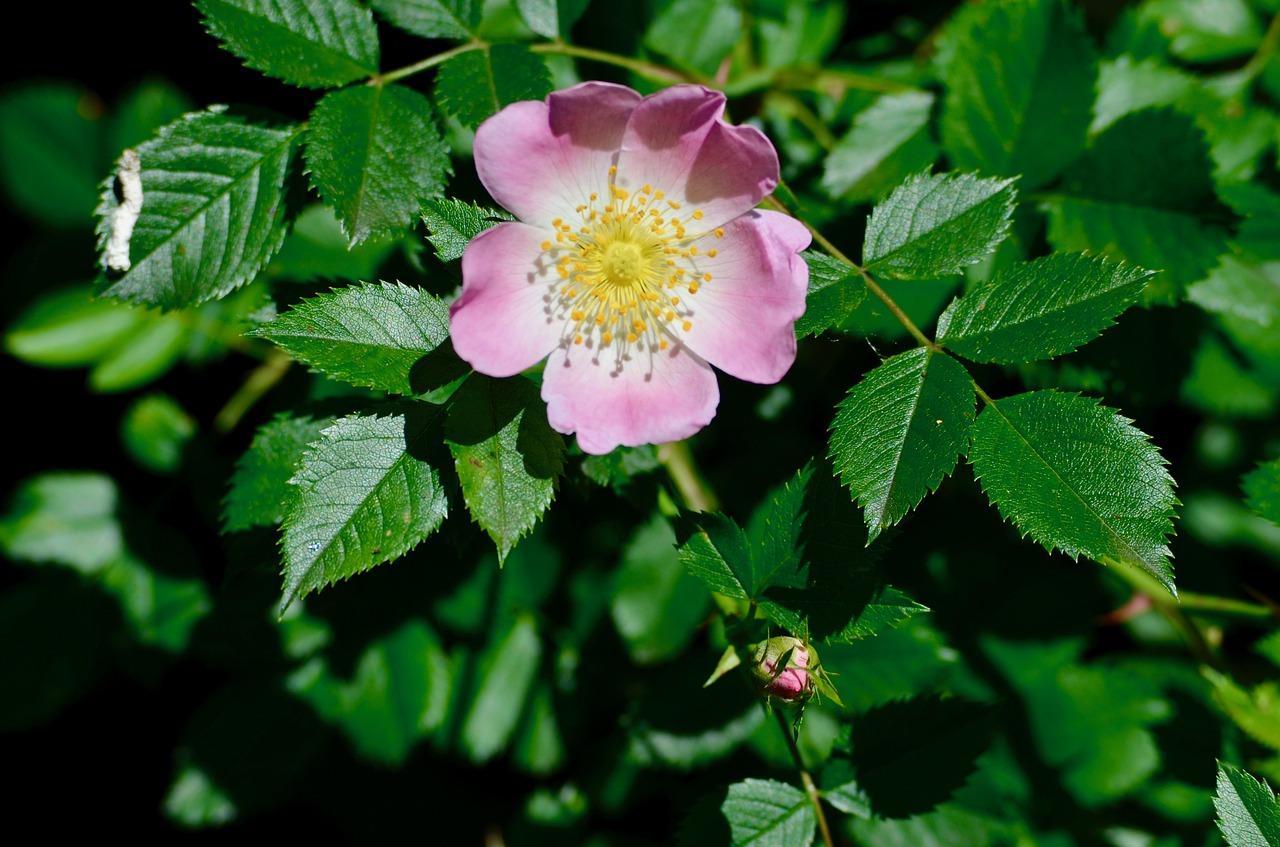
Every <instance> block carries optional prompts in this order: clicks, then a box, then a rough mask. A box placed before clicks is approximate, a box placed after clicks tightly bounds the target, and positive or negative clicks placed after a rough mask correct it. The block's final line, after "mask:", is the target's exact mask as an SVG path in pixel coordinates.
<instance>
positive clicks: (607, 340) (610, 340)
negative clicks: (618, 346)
mask: <svg viewBox="0 0 1280 847" xmlns="http://www.w3.org/2000/svg"><path fill="white" fill-rule="evenodd" d="M600 341H601V342H603V343H605V344H612V343H613V333H612V332H606V333H605V334H604V335H602V336H600Z"/></svg>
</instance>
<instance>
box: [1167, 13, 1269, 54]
mask: <svg viewBox="0 0 1280 847" xmlns="http://www.w3.org/2000/svg"><path fill="white" fill-rule="evenodd" d="M1143 12H1144V13H1145V14H1148V15H1151V16H1152V17H1154V18H1155V19H1157V20H1158V21H1159V22H1160V31H1161V32H1162V33H1163V34H1165V35H1166V36H1167V37H1168V38H1169V50H1170V52H1172V53H1173V55H1175V56H1177V57H1178V58H1179V59H1186V60H1187V61H1189V62H1216V61H1220V60H1222V59H1230V58H1231V57H1233V56H1243V55H1245V54H1248V53H1250V52H1252V51H1253V50H1254V48H1256V47H1257V46H1258V42H1260V41H1261V40H1262V27H1261V26H1260V25H1259V23H1258V19H1257V18H1256V17H1255V16H1254V13H1253V10H1251V9H1250V8H1249V4H1248V3H1246V2H1245V0H1151V2H1149V3H1147V4H1146V5H1145V7H1144V8H1143Z"/></svg>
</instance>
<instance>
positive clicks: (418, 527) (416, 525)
mask: <svg viewBox="0 0 1280 847" xmlns="http://www.w3.org/2000/svg"><path fill="white" fill-rule="evenodd" d="M399 409H400V410H401V411H400V412H399V413H396V414H386V415H381V416H377V417H372V416H371V417H360V416H357V415H353V416H350V417H346V418H343V419H341V420H339V421H338V422H337V423H335V424H334V425H333V426H331V427H329V428H328V429H326V430H324V432H322V433H321V440H320V441H318V442H316V443H315V444H313V445H312V446H311V448H310V449H308V450H307V452H306V454H305V455H304V456H303V457H302V464H301V467H299V469H298V472H297V474H295V475H294V477H293V479H292V480H290V482H291V483H292V484H293V485H295V486H297V488H296V490H295V491H294V493H293V494H292V496H291V497H290V499H289V503H288V506H287V508H286V515H285V519H284V526H283V532H284V536H283V541H282V542H281V548H282V551H283V554H284V596H283V598H282V600H281V609H282V610H283V609H285V608H288V606H289V604H290V603H292V602H293V601H294V600H295V599H298V598H300V597H304V596H306V595H307V594H309V593H311V592H312V591H318V590H320V589H322V588H324V587H325V586H327V585H332V584H334V583H335V582H337V581H338V580H340V579H346V578H347V577H350V576H352V575H353V574H357V573H360V572H362V571H366V570H368V569H369V568H371V567H373V566H374V565H378V564H381V563H382V562H386V561H389V560H391V559H395V558H397V557H399V556H402V555H404V554H405V553H406V552H408V551H409V550H410V549H411V548H412V547H413V546H414V545H416V544H417V543H418V542H420V541H421V540H422V539H424V538H426V537H427V536H428V535H429V534H430V533H432V532H433V531H435V529H436V528H437V527H439V526H440V523H441V522H442V521H443V520H444V518H445V515H446V514H447V512H448V500H447V498H446V496H445V490H444V487H443V485H442V484H441V481H440V473H439V471H438V470H437V469H438V468H439V467H440V463H439V457H438V455H437V454H438V445H439V438H440V428H439V427H440V420H439V418H440V411H439V409H438V408H436V407H434V406H431V405H429V404H426V403H406V404H403V405H401V406H400V407H399Z"/></svg>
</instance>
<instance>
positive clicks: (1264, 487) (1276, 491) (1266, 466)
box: [1240, 459, 1280, 524]
mask: <svg viewBox="0 0 1280 847" xmlns="http://www.w3.org/2000/svg"><path fill="white" fill-rule="evenodd" d="M1240 486H1241V487H1242V488H1243V489H1244V493H1245V504H1246V505H1248V507H1249V508H1250V509H1253V510H1254V511H1255V512H1257V513H1258V514H1259V515H1261V516H1262V517H1264V518H1266V519H1267V520H1269V521H1271V522H1272V523H1274V524H1280V459H1272V460H1271V461H1270V462H1262V463H1261V464H1259V465H1258V466H1257V467H1256V468H1254V469H1253V470H1251V471H1249V473H1247V474H1245V475H1244V479H1242V480H1240Z"/></svg>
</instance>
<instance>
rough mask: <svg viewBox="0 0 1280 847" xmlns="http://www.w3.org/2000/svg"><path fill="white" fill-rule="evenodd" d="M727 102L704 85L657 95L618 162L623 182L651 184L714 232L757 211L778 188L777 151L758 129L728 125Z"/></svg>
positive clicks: (635, 186)
mask: <svg viewBox="0 0 1280 847" xmlns="http://www.w3.org/2000/svg"><path fill="white" fill-rule="evenodd" d="M724 103H725V97H724V95H723V94H722V93H720V92H719V91H712V90H710V89H708V88H704V87H702V86H700V85H676V86H672V87H671V88H667V89H664V90H662V91H659V92H658V93H657V94H651V95H650V96H648V97H646V98H644V100H642V101H641V102H640V105H638V106H636V107H635V110H634V111H633V112H632V113H631V119H630V120H629V121H628V122H627V129H626V133H625V135H624V136H623V138H622V153H621V155H620V156H619V157H618V177H617V184H618V185H619V186H620V187H622V188H625V189H627V190H629V191H636V190H639V188H640V187H642V186H644V185H646V184H648V185H651V186H652V187H653V188H655V189H661V190H662V191H663V192H665V194H666V197H667V199H668V200H674V201H676V202H677V203H680V204H681V206H682V211H683V212H684V213H690V212H692V211H693V210H694V209H698V210H701V211H702V213H703V218H702V225H704V226H708V227H714V226H717V225H719V224H722V223H724V222H725V221H729V220H732V219H733V218H735V217H737V216H738V215H741V214H742V213H743V212H746V211H747V210H749V209H751V208H752V207H754V206H755V205H756V204H757V203H759V202H760V201H761V200H763V199H764V198H765V196H766V195H767V194H769V193H770V192H771V191H773V189H774V188H776V187H777V185H778V153H777V151H775V150H774V149H773V144H772V143H770V141H769V139H768V138H766V137H765V135H764V133H762V132H760V130H758V129H756V128H755V127H750V126H730V125H729V124H727V123H725V122H724V120H723V115H724Z"/></svg>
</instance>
